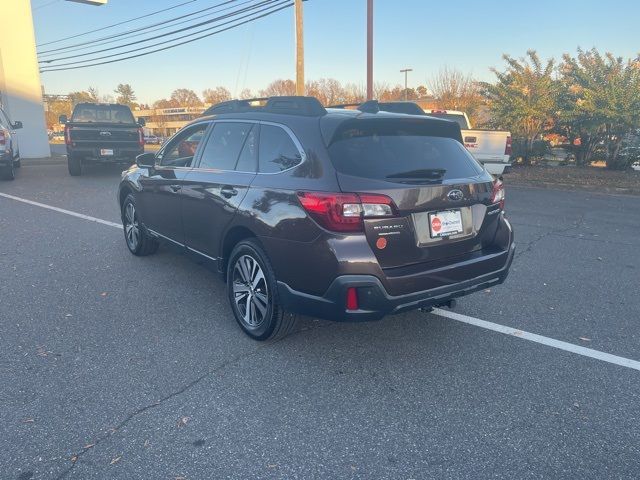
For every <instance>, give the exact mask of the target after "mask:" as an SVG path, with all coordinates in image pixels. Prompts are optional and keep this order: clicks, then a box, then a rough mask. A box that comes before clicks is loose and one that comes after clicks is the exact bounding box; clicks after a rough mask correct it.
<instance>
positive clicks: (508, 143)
mask: <svg viewBox="0 0 640 480" xmlns="http://www.w3.org/2000/svg"><path fill="white" fill-rule="evenodd" d="M504 154H505V155H509V156H511V135H509V136H508V137H507V145H506V146H505V147H504Z"/></svg>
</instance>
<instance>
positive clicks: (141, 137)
mask: <svg viewBox="0 0 640 480" xmlns="http://www.w3.org/2000/svg"><path fill="white" fill-rule="evenodd" d="M138 145H140V146H141V147H144V133H143V131H142V129H141V128H139V129H138Z"/></svg>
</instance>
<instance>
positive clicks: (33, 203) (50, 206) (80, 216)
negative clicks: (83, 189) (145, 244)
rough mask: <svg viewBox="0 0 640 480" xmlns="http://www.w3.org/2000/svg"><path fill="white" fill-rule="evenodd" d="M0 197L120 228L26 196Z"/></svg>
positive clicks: (115, 224)
mask: <svg viewBox="0 0 640 480" xmlns="http://www.w3.org/2000/svg"><path fill="white" fill-rule="evenodd" d="M0 197H4V198H9V199H11V200H15V201H17V202H22V203H27V204H29V205H35V206H36V207H41V208H46V209H47V210H53V211H54V212H59V213H64V214H66V215H71V216H72V217H77V218H81V219H83V220H89V221H90V222H96V223H101V224H102V225H107V226H109V227H115V228H119V229H120V230H122V225H120V224H119V223H115V222H110V221H108V220H102V219H101V218H96V217H91V216H89V215H85V214H83V213H77V212H72V211H71V210H65V209H64V208H58V207H54V206H52V205H47V204H44V203H40V202H34V201H33V200H27V199H26V198H20V197H14V196H13V195H8V194H6V193H0Z"/></svg>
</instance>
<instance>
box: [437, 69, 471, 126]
mask: <svg viewBox="0 0 640 480" xmlns="http://www.w3.org/2000/svg"><path fill="white" fill-rule="evenodd" d="M427 86H428V87H429V90H431V92H432V93H433V96H434V97H435V98H436V100H437V102H438V106H439V107H441V108H448V109H451V110H463V111H465V112H466V113H467V115H468V116H469V117H470V118H471V119H472V120H475V119H476V117H477V115H478V111H479V109H480V107H481V106H482V96H481V94H480V88H479V85H478V82H476V81H475V80H474V78H473V77H472V76H471V74H469V73H463V72H461V71H460V70H457V69H455V68H449V67H446V66H445V67H443V68H441V69H440V70H439V71H438V73H436V74H435V75H433V76H432V77H431V78H430V79H429V80H427Z"/></svg>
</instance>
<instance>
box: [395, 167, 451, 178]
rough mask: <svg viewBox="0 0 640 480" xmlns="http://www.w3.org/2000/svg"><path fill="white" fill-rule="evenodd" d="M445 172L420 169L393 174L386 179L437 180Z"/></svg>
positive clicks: (440, 169) (434, 169)
mask: <svg viewBox="0 0 640 480" xmlns="http://www.w3.org/2000/svg"><path fill="white" fill-rule="evenodd" d="M445 173H447V171H446V170H445V169H443V168H422V169H419V170H409V171H408V172H400V173H394V174H392V175H387V177H386V178H427V179H434V180H435V179H439V178H442V177H443V176H444V174H445Z"/></svg>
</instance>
